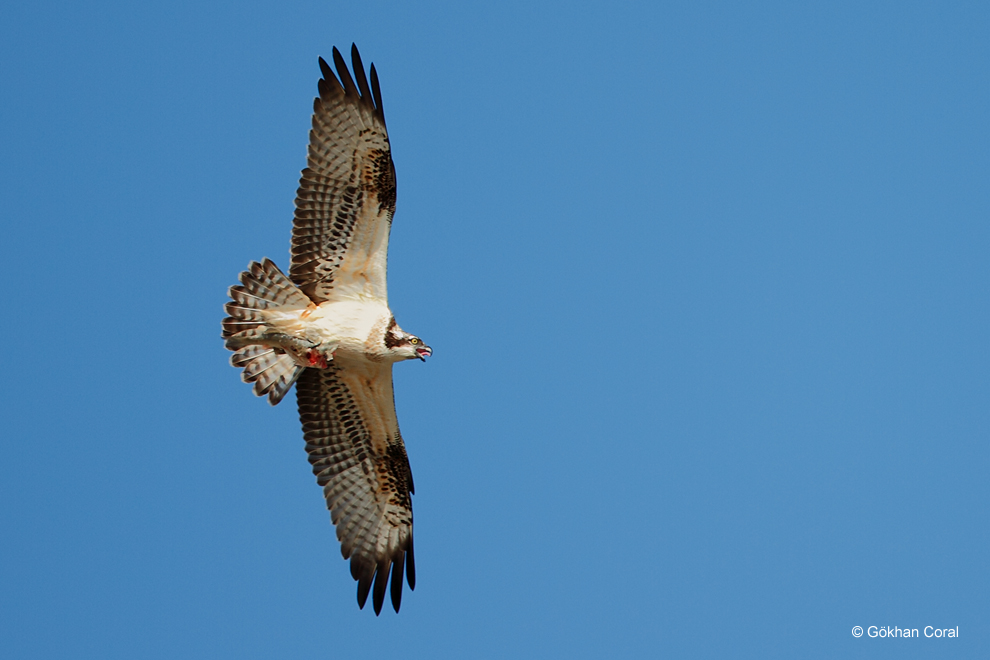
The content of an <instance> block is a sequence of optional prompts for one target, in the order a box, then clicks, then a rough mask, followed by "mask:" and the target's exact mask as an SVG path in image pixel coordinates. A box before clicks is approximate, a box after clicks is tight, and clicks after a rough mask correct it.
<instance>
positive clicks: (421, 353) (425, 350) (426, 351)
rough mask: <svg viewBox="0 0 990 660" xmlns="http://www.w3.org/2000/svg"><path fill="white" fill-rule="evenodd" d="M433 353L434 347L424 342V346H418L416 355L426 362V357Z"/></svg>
mask: <svg viewBox="0 0 990 660" xmlns="http://www.w3.org/2000/svg"><path fill="white" fill-rule="evenodd" d="M430 355H433V349H432V348H430V347H429V346H427V345H426V344H423V345H422V346H417V347H416V357H418V358H419V359H420V360H422V361H423V362H426V358H427V357H429V356H430Z"/></svg>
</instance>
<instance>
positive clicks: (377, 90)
mask: <svg viewBox="0 0 990 660" xmlns="http://www.w3.org/2000/svg"><path fill="white" fill-rule="evenodd" d="M371 94H372V96H374V97H375V108H376V109H377V111H378V118H379V119H381V120H382V124H384V123H385V107H384V106H383V105H382V88H381V87H380V86H379V85H378V72H377V71H375V63H374V62H372V63H371Z"/></svg>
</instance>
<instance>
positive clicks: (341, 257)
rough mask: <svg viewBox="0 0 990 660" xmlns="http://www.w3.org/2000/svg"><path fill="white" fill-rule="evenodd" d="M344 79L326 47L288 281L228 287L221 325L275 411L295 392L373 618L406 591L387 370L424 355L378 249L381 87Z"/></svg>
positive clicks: (386, 165)
mask: <svg viewBox="0 0 990 660" xmlns="http://www.w3.org/2000/svg"><path fill="white" fill-rule="evenodd" d="M351 60H352V64H353V67H354V77H353V78H352V77H351V73H350V71H348V69H347V65H346V63H345V62H344V59H343V57H341V55H340V53H339V52H338V51H337V49H336V48H334V49H333V61H334V65H335V66H336V76H335V75H334V72H333V71H332V70H331V69H330V67H329V66H328V65H327V63H326V62H325V61H323V59H322V58H321V59H320V68H321V70H322V72H323V78H322V79H321V80H320V81H319V93H320V95H319V97H317V98H316V100H315V101H314V104H313V128H312V130H311V131H310V134H309V138H310V141H309V152H308V156H307V167H306V169H304V170H303V171H302V177H301V178H300V180H299V190H298V192H297V196H296V212H295V218H294V222H293V228H292V262H291V265H290V268H289V276H288V277H286V276H285V275H284V274H283V273H282V271H281V270H279V268H278V267H277V266H276V265H275V264H274V263H273V262H271V261H270V260H268V259H265V260H263V261H262V262H261V263H252V264H251V265H250V267H249V269H248V270H247V271H245V272H244V273H242V274H241V284H240V285H237V286H234V287H231V289H230V297H231V299H232V301H231V302H230V303H228V304H227V307H226V310H227V313H228V314H229V315H230V316H228V318H226V319H224V322H223V337H224V339H225V340H226V345H227V348H229V349H230V350H232V351H235V352H234V355H233V356H232V358H231V364H233V365H234V366H235V367H238V368H242V369H243V374H242V377H243V379H244V380H245V381H247V382H252V383H254V391H255V393H256V394H258V395H267V396H268V398H269V401H270V402H271V403H272V404H273V405H274V404H277V403H278V402H279V401H280V400H281V399H282V397H283V396H284V395H285V393H286V392H287V391H288V389H289V388H290V387H291V386H292V385H293V383H295V385H296V397H297V400H298V405H299V417H300V420H301V421H302V427H303V436H304V438H305V441H306V452H307V453H308V455H309V461H310V463H311V464H312V466H313V472H314V474H315V475H316V479H317V482H318V483H319V485H320V486H322V487H323V494H324V496H325V498H326V502H327V508H328V509H330V515H331V520H332V521H333V524H334V525H335V526H336V529H337V538H338V540H339V541H340V549H341V553H342V554H343V556H344V558H345V559H350V566H351V575H352V576H353V577H354V579H355V580H357V583H358V584H357V596H358V604H359V605H360V606H361V607H362V608H363V607H364V604H365V601H366V600H367V597H368V595H369V594H372V602H373V604H374V609H375V613H376V614H378V613H379V612H380V611H381V608H382V604H383V602H384V599H385V592H386V591H389V588H388V585H389V577H391V589H390V593H391V600H392V606H393V608H394V609H395V611H396V612H398V611H399V604H400V602H401V599H402V581H403V578H405V579H406V581H407V582H408V584H409V587H410V589H412V588H414V587H415V584H416V570H415V563H414V561H413V519H412V500H411V495H412V493H413V481H412V472H411V470H410V468H409V460H408V458H407V456H406V449H405V445H404V443H403V441H402V436H401V435H400V433H399V425H398V421H397V420H396V416H395V404H394V397H393V392H392V365H393V363H395V362H398V361H400V360H406V359H412V358H419V359H421V360H424V359H425V358H426V356H428V355H431V354H432V350H431V349H430V347H429V346H426V344H424V343H423V342H422V340H420V339H419V338H418V337H415V336H413V335H410V334H408V333H406V332H404V331H403V330H402V329H401V328H400V327H399V326H398V324H397V323H396V322H395V318H394V317H393V316H392V313H391V311H390V310H389V308H388V292H387V286H386V266H387V255H388V237H389V232H390V229H391V224H392V216H393V214H394V212H395V167H394V166H393V164H392V157H391V150H390V147H389V141H388V133H387V131H386V129H385V115H384V112H383V110H382V100H381V90H380V89H379V83H378V74H377V72H376V71H375V67H374V65H372V67H371V81H370V84H369V82H368V79H367V78H366V77H365V73H364V66H363V65H362V63H361V57H360V55H359V54H358V51H357V47H352V48H351Z"/></svg>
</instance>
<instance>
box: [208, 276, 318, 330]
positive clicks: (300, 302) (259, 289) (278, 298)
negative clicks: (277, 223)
mask: <svg viewBox="0 0 990 660" xmlns="http://www.w3.org/2000/svg"><path fill="white" fill-rule="evenodd" d="M240 280H241V283H240V284H236V285H234V286H232V287H230V289H229V290H228V292H227V293H228V294H229V295H230V297H231V299H232V301H233V302H229V303H227V304H226V305H225V306H224V309H225V310H226V311H227V313H228V314H229V315H230V316H228V317H227V318H225V319H224V320H223V337H224V338H225V339H226V338H227V337H231V336H233V335H235V334H237V333H238V332H243V331H245V330H250V329H252V328H254V327H257V326H259V325H263V324H264V322H265V313H264V312H265V311H266V310H274V309H285V308H297V309H305V308H306V307H309V306H310V305H311V304H312V301H311V300H310V299H309V297H308V296H307V295H306V294H305V293H303V292H302V290H301V289H300V288H299V287H297V286H296V285H295V284H293V283H292V280H290V279H289V278H288V277H286V276H285V274H284V273H283V272H282V271H281V270H279V268H278V266H276V265H275V264H274V262H272V260H271V259H263V260H262V261H261V263H258V262H257V261H252V262H251V263H250V264H249V265H248V269H247V270H246V271H244V272H242V273H241V276H240Z"/></svg>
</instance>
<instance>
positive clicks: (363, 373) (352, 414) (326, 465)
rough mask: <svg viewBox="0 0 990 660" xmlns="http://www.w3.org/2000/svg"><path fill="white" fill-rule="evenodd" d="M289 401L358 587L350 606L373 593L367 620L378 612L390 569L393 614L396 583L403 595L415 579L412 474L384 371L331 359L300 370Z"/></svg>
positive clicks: (381, 366)
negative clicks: (406, 584)
mask: <svg viewBox="0 0 990 660" xmlns="http://www.w3.org/2000/svg"><path fill="white" fill-rule="evenodd" d="M296 396H297V399H298V403H299V418H300V420H301V421H302V426H303V437H304V438H305V440H306V451H307V453H308V454H309V461H310V463H311V464H312V466H313V473H314V474H315V475H316V480H317V483H319V484H320V486H322V487H323V493H324V496H325V497H326V501H327V508H328V509H330V517H331V520H332V521H333V523H334V525H336V527H337V539H338V540H339V541H340V549H341V553H342V554H343V556H344V559H350V561H351V575H352V576H353V577H354V579H355V580H357V582H358V604H359V605H360V606H361V607H364V602H365V601H366V599H367V597H368V594H369V593H371V590H372V586H374V592H373V598H372V602H373V604H374V608H375V613H376V614H377V613H378V612H380V611H381V608H382V603H383V602H384V600H385V592H386V591H387V589H386V586H387V584H388V580H389V573H390V568H391V567H392V566H393V565H395V570H392V571H391V574H392V585H391V600H392V606H393V607H394V608H395V611H396V612H398V611H399V603H400V601H401V599H402V579H403V577H405V578H406V579H407V580H408V581H409V588H410V589H412V588H414V585H415V583H416V582H415V581H416V578H415V568H414V566H413V558H412V500H411V497H410V495H411V494H412V472H411V471H410V469H409V459H408V457H407V456H406V449H405V445H404V443H403V442H402V436H401V435H400V434H399V425H398V422H397V420H396V417H395V404H394V400H393V395H392V366H391V364H388V363H372V362H367V363H365V362H356V361H352V362H348V361H343V360H334V361H333V362H332V363H331V365H330V367H329V368H327V369H305V370H304V371H303V373H302V375H301V376H300V377H299V381H298V382H297V383H296ZM404 569H405V570H404Z"/></svg>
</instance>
